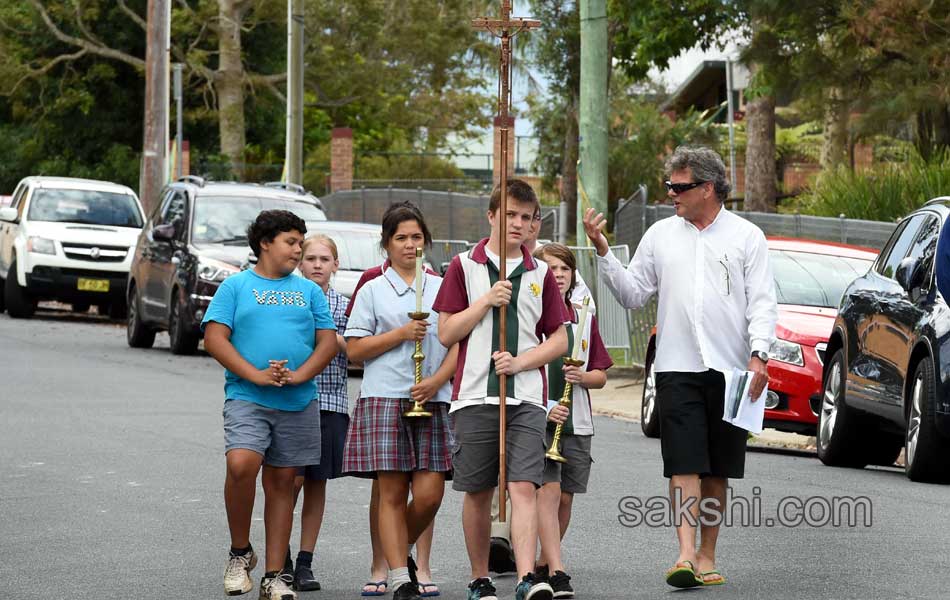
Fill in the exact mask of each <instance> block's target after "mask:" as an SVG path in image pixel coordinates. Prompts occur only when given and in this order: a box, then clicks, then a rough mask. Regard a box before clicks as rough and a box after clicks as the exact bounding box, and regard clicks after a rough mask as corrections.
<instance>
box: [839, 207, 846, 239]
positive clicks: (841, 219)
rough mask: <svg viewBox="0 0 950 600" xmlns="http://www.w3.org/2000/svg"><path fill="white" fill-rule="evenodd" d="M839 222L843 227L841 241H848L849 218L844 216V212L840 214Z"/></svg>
mask: <svg viewBox="0 0 950 600" xmlns="http://www.w3.org/2000/svg"><path fill="white" fill-rule="evenodd" d="M838 224H839V226H840V227H841V243H842V244H846V243H847V242H848V220H847V219H845V218H844V213H841V214H840V215H838Z"/></svg>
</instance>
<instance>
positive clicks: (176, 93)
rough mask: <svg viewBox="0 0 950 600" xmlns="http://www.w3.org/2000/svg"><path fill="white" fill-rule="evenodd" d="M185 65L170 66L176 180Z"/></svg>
mask: <svg viewBox="0 0 950 600" xmlns="http://www.w3.org/2000/svg"><path fill="white" fill-rule="evenodd" d="M184 66H185V65H183V64H181V63H175V64H174V65H172V75H173V77H172V90H173V91H172V96H173V97H174V100H175V177H174V179H177V178H179V177H181V176H182V156H181V150H182V136H183V135H184V131H183V129H184V127H183V124H182V114H181V106H182V97H181V71H182V68H184Z"/></svg>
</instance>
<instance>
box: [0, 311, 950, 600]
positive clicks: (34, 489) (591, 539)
mask: <svg viewBox="0 0 950 600" xmlns="http://www.w3.org/2000/svg"><path fill="white" fill-rule="evenodd" d="M167 346H168V343H167V337H165V336H164V335H160V336H159V338H158V341H157V343H156V347H155V349H153V350H132V349H129V348H128V347H127V346H126V343H125V329H124V327H122V326H121V325H117V324H109V323H106V322H104V321H100V320H98V319H97V318H95V317H86V318H77V317H74V316H71V315H68V314H54V313H49V312H47V313H41V314H40V315H39V316H38V317H37V318H35V319H33V320H30V321H14V320H11V319H9V318H8V317H7V316H6V315H2V316H0V581H2V582H3V587H4V589H5V590H6V592H5V593H4V597H6V598H11V599H17V600H21V599H32V598H44V599H46V598H57V599H58V598H62V599H70V600H84V599H96V600H102V599H110V598H142V599H151V598H155V599H171V598H176V599H181V598H200V599H215V598H224V597H225V596H224V594H223V592H222V589H221V581H222V573H223V568H224V564H225V559H226V552H227V548H228V541H229V540H228V537H227V528H226V521H225V514H224V507H223V501H222V494H221V489H222V482H223V477H224V460H223V455H222V445H223V442H222V431H221V404H222V384H223V379H222V370H221V368H220V367H219V366H218V365H217V364H216V363H215V362H214V360H212V359H211V358H210V357H208V356H207V355H200V356H197V357H175V356H172V355H171V354H170V353H169V352H168V349H167ZM357 386H358V380H354V381H352V390H354V391H355V390H356V389H357ZM595 401H596V396H595ZM596 427H597V436H596V439H595V441H594V458H595V461H596V462H595V465H594V469H593V474H592V477H591V484H590V489H591V492H590V493H589V494H587V495H585V496H581V497H578V499H577V501H576V503H575V512H574V519H573V521H572V525H571V529H570V531H569V533H568V536H567V538H566V540H565V544H564V546H565V559H566V561H567V564H568V567H569V569H568V570H569V572H570V573H571V575H572V576H573V577H574V584H575V588H576V589H577V591H578V594H577V597H578V598H592V599H593V598H596V599H601V598H604V599H608V598H610V599H613V598H617V599H621V598H655V597H657V596H660V595H663V594H668V593H682V592H676V591H674V590H673V589H672V588H668V587H667V586H666V585H665V583H664V582H663V579H662V574H663V572H664V570H665V569H666V568H667V567H668V566H669V565H670V564H671V563H672V561H673V559H674V558H675V554H676V552H675V549H676V547H675V537H674V534H673V531H672V530H671V529H669V528H667V527H662V526H661V527H650V526H647V525H645V524H640V525H638V526H624V525H623V524H622V522H624V523H626V524H627V525H631V518H632V516H633V511H632V510H631V509H632V507H633V502H634V501H633V500H631V499H630V498H631V497H635V498H638V499H640V501H641V502H642V503H645V502H646V501H647V499H648V498H649V497H652V496H661V495H664V494H665V490H666V480H665V479H664V478H663V477H662V470H661V465H660V457H659V444H658V442H657V441H655V440H649V439H646V438H644V437H643V436H642V435H641V433H640V430H639V426H638V425H637V424H635V423H625V422H620V421H614V420H611V419H607V418H600V417H598V418H597V422H596ZM735 483H736V493H737V494H742V495H745V496H747V497H748V498H750V499H752V500H754V499H758V501H759V503H760V505H761V507H762V511H761V514H762V520H763V526H759V527H752V526H749V527H740V526H733V527H731V528H728V529H725V530H724V531H723V534H722V536H721V541H720V552H719V562H720V566H721V567H722V569H723V572H724V574H725V576H726V577H727V578H728V580H729V581H728V583H727V584H726V585H725V586H722V587H720V588H707V589H702V590H694V591H690V592H686V593H691V594H697V595H704V596H705V595H715V596H717V597H729V598H770V599H776V598H946V597H947V594H948V591H947V590H948V589H950V569H948V568H947V557H948V556H950V527H948V525H947V515H948V514H950V512H948V506H950V487H948V486H937V485H925V484H915V483H912V482H910V481H908V480H907V479H906V478H905V477H904V475H903V473H902V472H900V471H899V470H898V469H895V468H880V469H874V470H871V469H865V470H861V471H855V470H846V469H832V468H829V467H824V466H822V465H821V464H820V463H819V462H818V461H817V459H815V458H812V457H809V456H805V455H796V454H776V453H762V452H753V453H750V454H749V455H748V462H747V469H746V479H744V480H742V481H738V482H735ZM756 489H758V491H756ZM368 495H369V487H368V485H367V483H366V482H364V481H361V480H356V479H343V480H339V481H334V482H332V483H331V484H330V486H329V491H328V508H327V517H326V522H325V524H324V528H323V532H322V533H321V537H320V541H319V544H318V548H317V557H316V559H315V565H316V572H317V574H318V577H319V578H320V580H321V581H322V584H323V588H324V589H323V591H320V592H312V593H308V594H303V595H302V598H303V599H304V600H305V599H307V598H311V599H314V600H317V599H321V598H323V599H338V598H339V599H343V598H350V599H353V598H358V597H359V596H358V590H359V588H360V585H361V584H362V582H363V581H365V580H366V579H367V575H368V572H367V566H368V563H369V544H368V533H367V526H366V509H367V503H368ZM785 497H798V498H801V499H802V501H804V500H806V499H810V498H811V499H812V500H810V504H809V506H811V507H812V511H813V513H812V515H811V517H812V523H813V524H814V525H817V524H818V522H819V521H821V518H820V517H821V514H820V513H821V512H822V510H821V508H822V505H821V504H819V502H820V498H822V497H824V498H827V499H830V498H832V497H854V498H867V500H868V501H869V502H870V503H871V511H870V513H871V514H870V517H871V522H870V525H869V526H865V523H863V522H862V523H860V525H859V526H854V527H849V526H838V527H834V526H830V525H825V526H813V525H808V524H802V525H800V526H797V527H788V526H783V525H776V526H773V527H766V526H764V522H765V521H766V519H768V518H773V519H774V518H775V514H776V511H777V505H778V503H779V501H780V499H782V498H785ZM624 498H627V499H626V500H624ZM814 498H818V500H815V499H814ZM261 500H262V495H261V496H259V501H258V503H257V506H256V507H255V513H256V518H255V522H254V525H253V532H252V541H253V542H254V544H255V546H256V547H257V548H259V549H263V546H264V541H263V537H264V532H263V522H262V519H261V517H262V514H263V510H262V509H263V503H262V501H261ZM790 502H791V501H790ZM786 507H787V505H786ZM460 509H461V496H460V494H458V493H455V492H452V491H451V490H447V491H446V496H445V502H444V504H443V507H442V510H441V512H440V513H439V516H438V519H437V524H436V540H435V551H434V555H435V558H434V560H433V566H434V567H435V573H434V577H435V579H436V581H437V582H438V583H439V584H440V585H441V586H442V590H443V594H442V595H443V597H445V598H447V599H450V600H460V599H462V598H464V597H465V596H464V586H465V584H466V582H467V581H468V566H467V564H468V563H467V558H466V555H465V550H464V543H463V539H462V536H461V523H460ZM739 512H740V511H738V510H734V512H733V514H735V515H737V516H738V514H739ZM863 520H864V519H863V518H862V519H859V521H863ZM295 538H296V534H295ZM260 571H261V569H260V567H259V568H258V570H257V571H256V572H255V576H257V577H259V576H260V575H261V572H260ZM497 585H498V588H499V592H500V597H502V598H512V597H513V587H514V580H513V578H511V577H507V578H499V579H498V580H497ZM256 593H257V590H256V589H255V590H254V592H253V594H256ZM251 597H255V596H245V598H251Z"/></svg>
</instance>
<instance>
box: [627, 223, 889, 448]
mask: <svg viewBox="0 0 950 600" xmlns="http://www.w3.org/2000/svg"><path fill="white" fill-rule="evenodd" d="M768 244H769V258H770V260H771V261H772V274H773V275H774V277H775V293H776V297H777V299H778V324H777V325H776V326H775V337H776V340H775V344H773V346H772V349H771V350H770V351H769V357H770V359H769V391H768V395H767V397H766V404H765V409H766V410H765V426H766V427H771V428H774V429H778V430H780V431H790V432H793V433H801V434H805V435H815V428H816V426H817V423H818V417H817V415H818V410H819V408H820V406H821V370H822V364H823V362H824V360H825V356H824V353H825V348H826V347H827V342H828V337H829V336H830V335H831V329H832V327H833V326H834V322H835V316H837V313H838V302H839V300H841V295H842V293H843V292H844V289H845V287H847V286H848V284H849V283H851V281H853V280H854V279H855V278H856V277H859V276H861V275H863V274H864V273H866V272H867V270H868V268H870V266H871V263H872V262H873V261H874V259H875V257H877V251H876V250H873V249H871V248H864V247H861V246H850V245H846V244H836V243H834V242H822V241H814V240H802V239H797V238H782V237H770V238H768ZM655 351H656V327H654V328H653V331H652V332H651V335H650V343H649V346H648V347H647V357H646V361H644V368H645V370H646V373H647V376H646V381H645V382H644V384H643V399H642V404H641V408H640V417H641V418H640V427H641V428H642V429H643V433H644V434H646V435H647V436H648V437H659V435H660V419H659V414H658V412H657V408H658V405H657V404H656V379H655V375H654V371H653V357H654V354H655Z"/></svg>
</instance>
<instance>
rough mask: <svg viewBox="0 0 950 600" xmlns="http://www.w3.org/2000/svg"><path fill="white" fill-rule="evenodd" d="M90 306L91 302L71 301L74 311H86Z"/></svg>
mask: <svg viewBox="0 0 950 600" xmlns="http://www.w3.org/2000/svg"><path fill="white" fill-rule="evenodd" d="M90 306H91V304H89V303H88V302H73V303H72V307H73V312H74V313H87V312H89V307H90Z"/></svg>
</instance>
